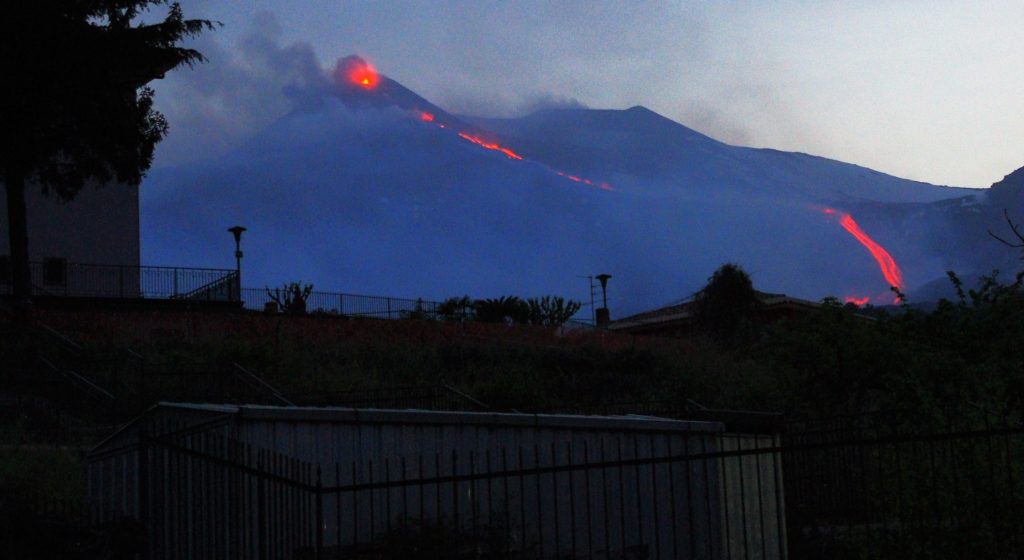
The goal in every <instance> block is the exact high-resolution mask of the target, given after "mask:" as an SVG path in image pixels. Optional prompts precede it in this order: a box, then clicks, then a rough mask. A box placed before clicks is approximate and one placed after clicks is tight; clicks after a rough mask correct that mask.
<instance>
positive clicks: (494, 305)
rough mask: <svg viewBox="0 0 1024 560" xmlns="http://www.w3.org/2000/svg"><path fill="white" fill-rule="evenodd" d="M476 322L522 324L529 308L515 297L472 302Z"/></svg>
mask: <svg viewBox="0 0 1024 560" xmlns="http://www.w3.org/2000/svg"><path fill="white" fill-rule="evenodd" d="M473 310H474V311H475V314H476V320H477V321H480V322H481V323H513V324H519V325H521V324H524V323H526V322H527V320H528V318H529V316H530V306H529V305H528V304H527V303H526V302H525V301H523V300H521V299H519V298H518V297H516V296H501V297H500V298H497V299H490V298H488V299H478V300H476V301H475V302H473Z"/></svg>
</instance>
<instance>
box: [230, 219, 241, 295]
mask: <svg viewBox="0 0 1024 560" xmlns="http://www.w3.org/2000/svg"><path fill="white" fill-rule="evenodd" d="M228 231H229V232H231V235H233V236H235V284H236V286H237V295H238V299H239V300H241V299H242V232H243V231H245V228H244V227H242V226H234V227H230V228H228Z"/></svg>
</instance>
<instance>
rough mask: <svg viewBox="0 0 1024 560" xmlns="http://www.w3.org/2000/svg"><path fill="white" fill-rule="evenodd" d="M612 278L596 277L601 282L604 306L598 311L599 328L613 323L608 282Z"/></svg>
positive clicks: (604, 275) (607, 276) (609, 275)
mask: <svg viewBox="0 0 1024 560" xmlns="http://www.w3.org/2000/svg"><path fill="white" fill-rule="evenodd" d="M611 277H612V275H611V274H598V275H597V276H595V277H594V278H597V280H598V281H599V282H601V302H602V304H603V306H602V307H601V309H598V310H597V326H599V327H601V326H605V325H607V324H608V323H609V322H611V314H610V313H609V312H608V280H609V279H610V278H611Z"/></svg>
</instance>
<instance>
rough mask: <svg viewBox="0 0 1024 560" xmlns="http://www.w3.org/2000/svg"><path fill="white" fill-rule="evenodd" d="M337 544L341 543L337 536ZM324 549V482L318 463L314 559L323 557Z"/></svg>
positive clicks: (317, 559)
mask: <svg viewBox="0 0 1024 560" xmlns="http://www.w3.org/2000/svg"><path fill="white" fill-rule="evenodd" d="M338 544H339V545H340V544H341V540H340V537H339V541H338ZM323 551H324V483H323V477H322V473H321V470H320V465H319V464H317V466H316V556H315V558H316V560H320V559H321V558H323Z"/></svg>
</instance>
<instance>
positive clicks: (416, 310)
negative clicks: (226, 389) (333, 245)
mask: <svg viewBox="0 0 1024 560" xmlns="http://www.w3.org/2000/svg"><path fill="white" fill-rule="evenodd" d="M275 290H277V288H243V289H242V301H243V304H244V307H245V308H246V309H253V310H260V311H262V310H264V309H265V307H266V305H267V304H277V302H275V300H274V297H272V296H271V294H273V295H274V296H276V297H278V298H279V299H282V301H283V298H284V297H285V295H286V294H284V293H283V290H281V291H275ZM438 305H440V303H438V302H434V301H426V300H423V299H404V298H393V297H384V296H365V295H356V294H342V293H334V292H312V293H310V294H309V296H308V297H307V298H306V301H305V305H304V306H303V309H304V311H305V313H309V314H324V315H343V316H346V317H367V318H375V319H406V318H436V317H437V306H438ZM278 309H279V310H280V311H285V310H284V309H281V306H280V305H278Z"/></svg>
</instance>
